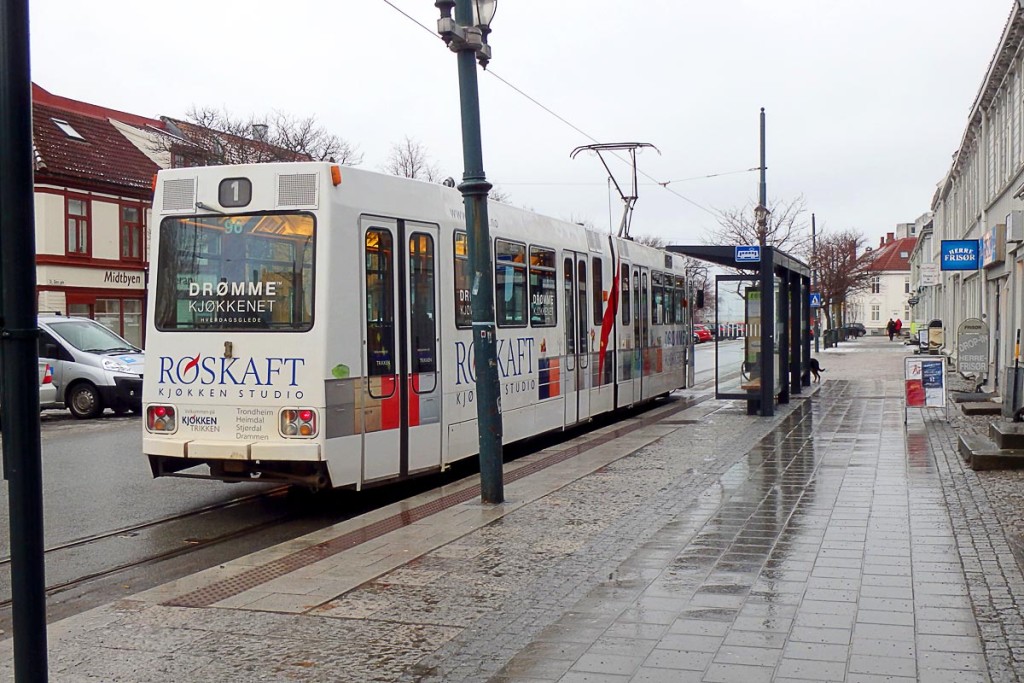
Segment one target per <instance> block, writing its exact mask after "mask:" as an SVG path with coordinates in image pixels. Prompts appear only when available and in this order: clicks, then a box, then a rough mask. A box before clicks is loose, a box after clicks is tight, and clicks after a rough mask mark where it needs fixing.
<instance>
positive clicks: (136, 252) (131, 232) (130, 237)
mask: <svg viewBox="0 0 1024 683" xmlns="http://www.w3.org/2000/svg"><path fill="white" fill-rule="evenodd" d="M142 234H143V233H142V209H140V208H139V207H137V206H122V207H121V258H123V259H128V260H131V261H141V260H142V257H143V254H144V253H145V250H144V249H143V247H142Z"/></svg>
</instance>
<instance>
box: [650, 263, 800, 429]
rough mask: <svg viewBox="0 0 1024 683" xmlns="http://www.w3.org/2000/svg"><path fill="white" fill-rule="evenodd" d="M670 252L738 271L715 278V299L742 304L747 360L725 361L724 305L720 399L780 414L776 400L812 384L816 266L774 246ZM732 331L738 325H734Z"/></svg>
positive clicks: (718, 378)
mask: <svg viewBox="0 0 1024 683" xmlns="http://www.w3.org/2000/svg"><path fill="white" fill-rule="evenodd" d="M666 249H667V250H668V251H671V252H675V253H677V254H683V255H684V256H690V257H692V258H696V259H700V260H702V261H707V262H709V263H714V264H715V265H718V266H722V267H724V268H729V269H731V270H733V271H736V272H735V273H728V274H719V275H716V276H715V300H716V303H717V302H719V301H721V300H722V295H723V293H731V295H733V296H735V297H736V298H737V300H739V301H740V302H741V303H742V309H743V310H742V315H743V323H742V325H741V326H740V327H739V329H740V330H741V333H740V334H739V335H729V336H736V337H741V338H742V358H741V359H740V360H739V362H738V363H737V364H736V366H735V367H731V366H727V367H724V368H723V367H722V366H721V363H720V362H719V358H720V353H719V351H720V350H719V344H720V343H721V341H722V336H723V335H722V334H721V333H720V331H721V330H722V329H723V328H724V327H726V326H723V325H722V324H721V323H720V320H719V314H720V312H721V311H720V306H719V305H716V306H715V332H716V334H715V398H718V399H740V400H745V401H746V402H747V413H748V414H750V415H762V416H765V417H768V416H771V415H774V414H775V404H776V402H778V403H780V404H781V403H788V402H789V400H790V397H791V396H792V395H793V394H799V393H801V390H802V388H803V387H805V386H810V383H811V378H810V373H809V372H808V362H809V361H810V358H811V335H810V324H811V323H810V321H811V320H812V317H811V269H810V266H808V265H807V264H806V263H804V262H802V261H800V260H798V259H796V258H793V257H792V256H789V255H788V254H786V253H785V252H782V251H779V250H778V249H775V248H774V247H767V246H765V247H759V246H734V247H726V246H670V247H667V248H666ZM730 329H736V327H735V326H730Z"/></svg>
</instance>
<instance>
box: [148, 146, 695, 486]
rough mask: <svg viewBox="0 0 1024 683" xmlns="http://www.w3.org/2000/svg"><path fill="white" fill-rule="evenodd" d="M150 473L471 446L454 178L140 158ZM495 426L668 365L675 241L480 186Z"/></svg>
mask: <svg viewBox="0 0 1024 683" xmlns="http://www.w3.org/2000/svg"><path fill="white" fill-rule="evenodd" d="M155 189H156V192H155V198H154V204H153V224H154V225H153V238H152V249H151V255H150V263H152V264H153V265H154V268H153V271H152V272H153V275H152V277H151V278H150V286H149V293H148V296H149V299H148V310H149V315H148V316H147V317H148V322H147V336H146V342H147V344H146V346H147V348H146V368H145V376H144V382H143V406H144V417H145V419H144V420H143V427H142V428H143V452H144V453H145V454H146V456H147V457H148V459H149V462H150V466H151V468H152V471H153V475H154V476H155V477H156V476H185V477H199V478H207V479H216V480H221V481H229V482H230V481H251V480H265V481H273V482H287V483H291V484H296V485H301V486H306V487H309V488H312V489H326V488H339V487H350V488H355V489H361V488H363V487H366V486H374V485H379V484H383V483H388V482H392V481H396V480H399V479H403V478H406V477H410V476H416V475H421V474H427V473H431V472H436V471H439V470H444V469H446V468H447V467H448V466H449V465H450V464H451V463H453V462H455V461H458V460H460V459H463V458H467V457H471V456H474V455H476V453H477V452H478V440H477V419H476V411H477V406H476V403H475V400H476V394H475V377H474V374H475V373H474V367H473V336H472V329H471V327H472V325H471V323H472V321H471V317H472V312H471V306H470V289H471V278H470V273H469V268H468V248H467V246H468V244H467V236H466V232H465V214H464V207H463V199H462V196H461V194H460V193H458V192H457V191H456V190H453V189H451V188H448V187H444V186H442V185H435V184H429V183H423V182H419V181H415V180H408V179H404V178H397V177H393V176H387V175H382V174H378V173H373V172H368V171H364V170H360V169H356V168H349V167H340V166H338V165H334V164H329V163H316V162H310V163H306V162H300V163H272V164H254V165H239V166H214V167H197V168H178V169H171V170H165V171H160V173H159V174H158V176H157V181H156V188H155ZM489 212H490V222H491V225H490V232H491V239H492V245H491V247H492V253H493V266H494V273H493V275H494V288H495V313H496V317H497V357H498V365H499V376H500V382H501V392H500V395H501V411H502V420H503V430H504V441H505V443H510V442H514V441H518V440H521V439H525V438H528V437H531V436H535V435H537V434H541V433H544V432H548V431H552V430H564V429H567V428H570V427H572V426H574V425H577V424H580V423H582V422H587V421H588V420H590V419H592V418H593V417H595V416H597V415H601V414H604V413H611V412H614V411H616V410H620V409H624V408H628V407H630V406H633V405H635V404H637V403H640V402H644V401H650V400H652V399H654V398H656V397H659V396H663V395H666V394H668V393H669V392H670V391H672V390H674V389H678V388H682V387H684V386H685V383H686V378H687V372H686V369H687V363H688V362H689V359H690V357H691V356H690V354H691V353H692V352H691V350H690V348H691V347H690V339H691V334H692V333H691V329H690V315H689V310H688V306H687V298H688V297H687V283H686V282H685V280H684V271H683V260H682V257H680V256H678V255H674V254H671V253H668V252H665V251H661V250H658V249H653V248H649V247H646V246H643V245H640V244H638V243H635V242H633V241H630V240H627V239H619V238H617V237H613V236H610V235H607V234H600V233H598V232H595V231H592V230H588V229H585V228H584V227H582V226H579V225H575V224H572V223H567V222H564V221H559V220H555V219H552V218H547V217H544V216H539V215H537V214H534V213H531V212H528V211H525V210H522V209H518V208H515V207H512V206H508V205H505V204H499V203H495V202H491V203H490V205H489Z"/></svg>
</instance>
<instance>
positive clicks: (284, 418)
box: [280, 408, 317, 439]
mask: <svg viewBox="0 0 1024 683" xmlns="http://www.w3.org/2000/svg"><path fill="white" fill-rule="evenodd" d="M280 429H281V436H286V437H296V438H300V439H301V438H311V437H314V436H316V432H317V424H316V411H315V410H313V409H311V408H285V409H284V410H282V411H281V424H280Z"/></svg>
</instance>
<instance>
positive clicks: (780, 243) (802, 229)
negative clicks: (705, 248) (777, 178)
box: [704, 196, 811, 257]
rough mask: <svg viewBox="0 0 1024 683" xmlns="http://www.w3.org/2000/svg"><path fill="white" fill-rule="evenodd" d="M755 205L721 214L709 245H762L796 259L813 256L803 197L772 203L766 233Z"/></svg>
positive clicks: (711, 234)
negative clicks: (756, 215)
mask: <svg viewBox="0 0 1024 683" xmlns="http://www.w3.org/2000/svg"><path fill="white" fill-rule="evenodd" d="M755 206H756V203H755V202H752V201H751V202H747V203H746V204H745V205H744V206H743V207H742V208H738V209H725V210H723V211H719V212H718V213H719V219H718V226H719V227H718V229H717V230H713V231H712V232H711V233H710V234H708V235H707V236H706V237H705V239H704V242H705V243H706V244H724V245H747V244H760V245H761V246H770V247H775V248H776V249H779V250H780V251H784V252H786V253H787V254H790V255H792V256H797V257H801V256H805V255H807V254H808V253H809V252H810V249H809V247H810V242H811V237H810V230H809V228H808V224H807V221H806V220H805V218H804V216H805V214H806V213H807V207H806V203H805V201H804V198H803V196H798V197H796V198H794V199H790V200H788V201H780V200H777V199H776V200H772V201H771V202H770V206H769V207H768V209H769V211H770V212H771V213H770V214H769V215H768V220H767V221H766V222H765V226H764V229H762V228H761V226H759V225H758V224H757V221H756V219H755V217H754V207H755Z"/></svg>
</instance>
